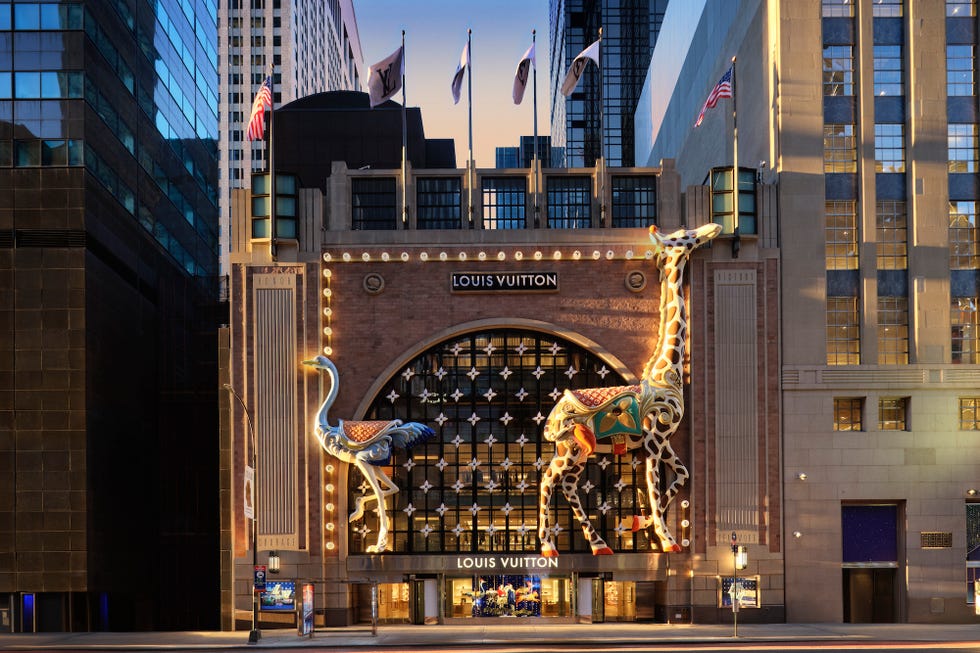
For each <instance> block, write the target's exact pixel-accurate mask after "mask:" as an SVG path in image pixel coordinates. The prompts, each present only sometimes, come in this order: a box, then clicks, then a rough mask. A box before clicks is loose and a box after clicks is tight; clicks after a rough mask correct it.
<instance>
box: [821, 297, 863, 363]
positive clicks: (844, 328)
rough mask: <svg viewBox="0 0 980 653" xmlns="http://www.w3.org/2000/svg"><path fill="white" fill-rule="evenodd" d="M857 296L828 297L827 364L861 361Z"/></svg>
mask: <svg viewBox="0 0 980 653" xmlns="http://www.w3.org/2000/svg"><path fill="white" fill-rule="evenodd" d="M860 327H861V325H860V322H859V320H858V302H857V297H828V298H827V365H857V364H858V363H860V362H861V359H860V357H861V328H860Z"/></svg>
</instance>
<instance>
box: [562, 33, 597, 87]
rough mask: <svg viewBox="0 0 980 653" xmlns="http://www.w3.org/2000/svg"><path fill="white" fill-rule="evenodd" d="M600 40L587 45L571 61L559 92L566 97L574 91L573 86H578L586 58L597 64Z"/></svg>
mask: <svg viewBox="0 0 980 653" xmlns="http://www.w3.org/2000/svg"><path fill="white" fill-rule="evenodd" d="M600 42H601V41H596V42H595V43H593V44H592V45H590V46H589V47H587V48H585V49H584V50H582V52H581V53H579V55H578V56H577V57H575V59H574V60H573V61H572V67H571V68H569V69H568V74H567V75H565V81H564V82H562V85H561V94H562V95H564V96H565V97H568V96H569V95H571V94H572V93H574V92H575V87H576V86H578V80H580V79H582V73H583V72H585V65H586V64H587V63H589V62H588V61H586V59H591V60H592V61H594V62H595V65H597V66H598V65H599V43H600Z"/></svg>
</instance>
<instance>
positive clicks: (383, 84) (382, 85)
mask: <svg viewBox="0 0 980 653" xmlns="http://www.w3.org/2000/svg"><path fill="white" fill-rule="evenodd" d="M404 54H405V46H401V47H400V48H398V49H397V50H395V51H394V52H392V53H391V54H390V55H389V56H388V57H387V58H385V59H383V60H381V61H379V62H378V63H376V64H374V65H373V66H371V67H370V68H368V78H367V87H368V95H369V96H370V97H371V107H372V108H374V107H376V106H378V105H379V104H381V103H382V102H385V101H386V100H390V99H391V97H392V96H393V95H394V94H395V93H397V92H398V91H400V90H401V88H402V76H403V75H404V74H405V57H404Z"/></svg>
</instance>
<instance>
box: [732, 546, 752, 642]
mask: <svg viewBox="0 0 980 653" xmlns="http://www.w3.org/2000/svg"><path fill="white" fill-rule="evenodd" d="M748 564H749V554H748V552H747V551H746V550H745V546H744V545H742V544H738V535H737V534H736V533H735V532H734V531H732V589H731V594H732V623H733V624H734V626H735V632H734V634H733V635H732V636H733V637H738V572H739V571H740V570H742V569H745V568H746V567H747V566H748Z"/></svg>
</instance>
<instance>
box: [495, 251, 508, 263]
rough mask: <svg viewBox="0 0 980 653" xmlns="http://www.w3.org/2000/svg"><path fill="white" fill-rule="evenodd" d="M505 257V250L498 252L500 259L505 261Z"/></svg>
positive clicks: (498, 258)
mask: <svg viewBox="0 0 980 653" xmlns="http://www.w3.org/2000/svg"><path fill="white" fill-rule="evenodd" d="M505 258H507V254H505V253H504V252H497V260H498V261H503V260H504V259H505Z"/></svg>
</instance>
